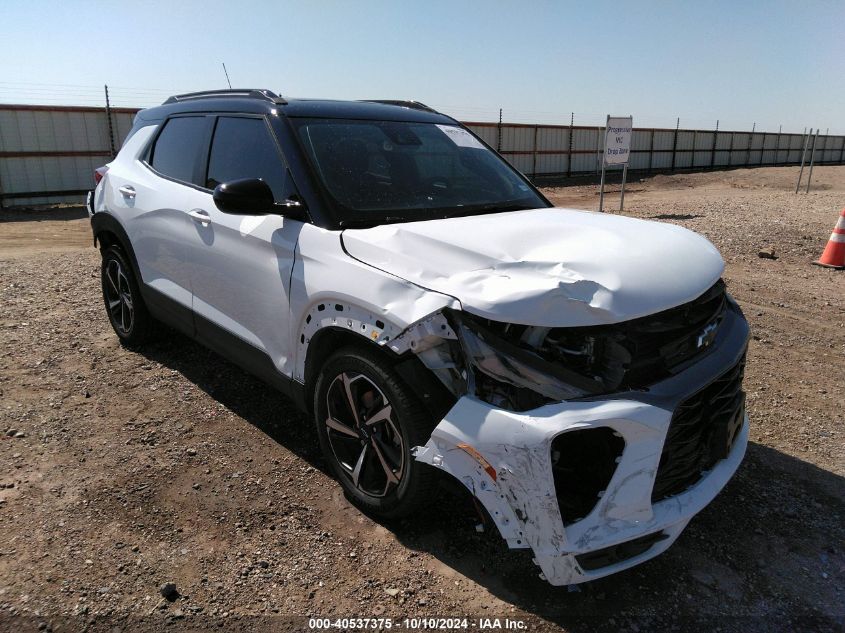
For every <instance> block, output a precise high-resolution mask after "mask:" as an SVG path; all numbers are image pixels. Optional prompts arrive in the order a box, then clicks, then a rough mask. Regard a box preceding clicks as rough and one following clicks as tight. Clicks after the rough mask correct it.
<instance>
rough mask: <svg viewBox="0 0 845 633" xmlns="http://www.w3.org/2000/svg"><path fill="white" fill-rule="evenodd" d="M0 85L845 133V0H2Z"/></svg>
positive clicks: (44, 91) (69, 99) (54, 97)
mask: <svg viewBox="0 0 845 633" xmlns="http://www.w3.org/2000/svg"><path fill="white" fill-rule="evenodd" d="M2 14H3V18H4V20H3V22H4V28H3V36H2V38H0V101H2V102H7V103H9V102H25V103H37V102H41V103H79V104H90V105H100V104H101V103H102V96H101V95H102V85H103V84H105V83H108V84H109V85H110V90H111V92H112V94H113V97H114V102H115V104H116V105H126V106H129V105H137V106H149V105H154V104H156V103H160V102H161V101H162V100H163V99H164V98H165V97H166V96H167V95H168V94H173V93H177V92H185V91H191V90H200V89H208V88H219V87H225V77H224V75H223V69H222V67H221V62H222V61H225V62H226V66H227V67H228V69H229V75H230V77H231V79H232V84H233V86H235V87H267V88H270V89H273V90H276V91H280V92H282V93H283V94H285V95H289V96H311V97H331V98H343V99H362V98H414V99H418V100H420V101H423V102H426V103H429V104H430V105H433V106H435V107H438V108H440V109H442V110H443V111H445V112H447V113H449V114H452V115H454V116H457V117H459V118H462V119H464V120H492V119H494V118H496V117H497V116H498V109H499V108H500V107H501V108H503V110H504V118H505V120H507V121H523V122H526V121H528V122H545V123H561V122H565V123H568V122H569V116H570V114H569V113H570V112H574V113H575V122H576V124H578V123H581V124H596V123H599V122H601V121H603V119H604V115H605V114H607V113H611V114H620V115H624V114H632V115H633V116H634V124H635V125H641V126H667V127H668V126H672V125H674V122H675V117H676V116H679V117H680V118H681V126H682V127H700V128H709V127H712V126H713V125H714V124H715V122H716V119H719V120H720V128H721V129H732V128H733V129H750V127H751V125H752V123H755V122H756V124H757V129H762V130H765V131H777V129H778V125H779V124H782V125H783V127H784V130H785V131H799V132H800V131H801V130H802V129H803V128H804V126H817V127H821V129H822V132H824V131H825V129H826V128H828V127H829V128H830V130H831V132H832V133H833V132H836V133H843V132H845V117H843V114H845V36H843V33H842V27H843V26H845V2H842V1H839V2H821V1H819V2H813V1H809V2H807V1H805V2H775V1H771V2H750V1H734V2H691V1H689V2H686V1H685V2H651V1H641V2H636V3H633V2H602V1H596V0H590V1H584V2H578V3H575V2H572V3H569V2H541V1H531V0H523V1H521V2H505V1H501V2H499V1H492V0H491V1H488V2H481V1H478V2H462V1H459V0H453V1H452V2H441V1H439V0H429V1H426V2H410V1H409V2H376V1H373V2H370V1H367V0H358V1H357V2H332V1H325V2H319V1H312V2H304V1H303V2H281V1H280V2H250V1H248V0H241V1H240V2H231V1H230V2H215V1H205V2H194V1H183V0H170V1H169V2H158V1H144V2H132V3H130V2H122V1H119V0H112V1H110V2H100V1H97V0H93V1H88V2H76V1H74V0H64V1H63V2H37V1H34V0H30V1H18V0H4V1H3V12H2Z"/></svg>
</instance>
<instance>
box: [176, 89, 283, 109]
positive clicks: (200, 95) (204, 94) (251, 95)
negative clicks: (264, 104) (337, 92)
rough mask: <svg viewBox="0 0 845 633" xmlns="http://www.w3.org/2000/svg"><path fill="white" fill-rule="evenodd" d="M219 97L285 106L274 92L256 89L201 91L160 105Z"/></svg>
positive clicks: (183, 95) (179, 96)
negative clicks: (238, 98)
mask: <svg viewBox="0 0 845 633" xmlns="http://www.w3.org/2000/svg"><path fill="white" fill-rule="evenodd" d="M221 97H240V98H247V99H263V100H264V101H271V102H272V103H275V104H277V105H285V104H286V103H287V100H285V99H284V97H280V96H279V95H277V94H276V93H275V92H272V91H270V90H261V89H257V88H244V89H228V90H225V89H224V90H203V91H201V92H186V93H185V94H181V95H173V96H172V97H170V98H169V99H168V100H167V101H165V102H164V103H163V104H162V105H167V104H168V103H179V102H181V101H190V100H192V99H217V98H221Z"/></svg>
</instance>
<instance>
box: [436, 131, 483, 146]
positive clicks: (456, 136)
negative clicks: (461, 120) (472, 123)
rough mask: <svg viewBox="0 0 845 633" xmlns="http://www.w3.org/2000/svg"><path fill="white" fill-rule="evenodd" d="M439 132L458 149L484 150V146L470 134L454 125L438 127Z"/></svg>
mask: <svg viewBox="0 0 845 633" xmlns="http://www.w3.org/2000/svg"><path fill="white" fill-rule="evenodd" d="M437 127H439V128H440V131H441V132H443V133H444V134H445V135H446V136H448V137H449V139H450V140H451V141H452V142H453V143H454V144H455V145H457V146H458V147H472V148H473V149H484V146H483V145H482V144H481V143H480V142H479V141H478V139H477V138H475V137H474V136H473V135H472V134H470V133H469V132H467V131H466V130H465V129H463V128H460V127H455V126H454V125H438V126H437Z"/></svg>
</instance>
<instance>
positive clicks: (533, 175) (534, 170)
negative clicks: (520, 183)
mask: <svg viewBox="0 0 845 633" xmlns="http://www.w3.org/2000/svg"><path fill="white" fill-rule="evenodd" d="M539 129H540V126H539V125H535V126H534V152H533V154H534V156H533V160H532V165H531V178H532V179H533V180H534V182H537V131H538V130H539Z"/></svg>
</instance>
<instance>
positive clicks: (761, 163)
mask: <svg viewBox="0 0 845 633" xmlns="http://www.w3.org/2000/svg"><path fill="white" fill-rule="evenodd" d="M767 136H768V133H767V132H763V144H762V145H760V166H762V165H763V156H764V155H765V153H766V137H767Z"/></svg>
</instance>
